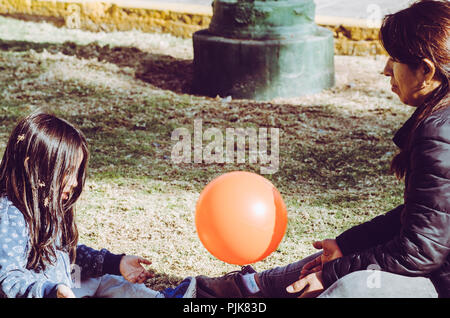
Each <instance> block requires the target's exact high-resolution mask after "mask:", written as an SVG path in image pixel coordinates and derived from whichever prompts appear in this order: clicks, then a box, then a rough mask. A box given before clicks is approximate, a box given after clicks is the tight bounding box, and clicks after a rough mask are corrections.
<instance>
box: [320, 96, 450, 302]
mask: <svg viewBox="0 0 450 318" xmlns="http://www.w3.org/2000/svg"><path fill="white" fill-rule="evenodd" d="M443 101H444V100H443ZM441 102H442V101H441ZM445 103H446V105H448V107H445V108H441V109H440V110H438V111H435V112H434V113H433V114H432V115H431V116H430V117H428V118H426V119H425V120H424V121H423V122H422V123H421V124H420V126H419V127H418V128H417V129H416V130H415V132H414V135H413V148H412V151H411V157H410V169H408V172H407V174H406V177H405V191H404V203H403V204H402V205H400V206H398V207H396V208H395V209H393V210H391V211H389V212H387V213H386V214H384V215H380V216H378V217H375V218H374V219H372V220H371V221H368V222H366V223H363V224H360V225H357V226H355V227H353V228H350V229H349V230H347V231H345V232H343V233H342V234H341V235H339V236H338V237H337V238H336V241H337V243H338V245H339V247H340V249H341V251H342V253H343V255H344V256H343V257H341V258H339V259H335V260H333V261H331V262H328V263H325V264H324V266H323V271H322V277H323V282H324V286H325V288H327V287H329V286H330V285H331V284H332V283H334V282H335V281H336V280H338V279H339V278H341V277H343V276H344V275H346V274H348V273H351V272H354V271H358V270H366V269H368V267H369V266H371V265H372V267H370V268H380V270H382V271H386V272H391V273H395V274H399V275H405V276H424V277H428V278H430V279H431V281H432V282H433V284H434V286H435V288H436V290H437V292H438V294H439V297H450V103H449V102H448V99H445ZM416 113H417V111H416V112H415V113H414V114H413V116H415V114H416ZM413 116H411V118H410V119H409V120H408V121H407V122H406V123H405V124H404V125H403V126H402V127H401V128H400V130H399V131H398V132H397V133H396V134H395V137H394V139H393V140H394V142H395V144H396V145H397V146H398V147H400V148H402V147H404V145H405V138H406V136H407V134H408V131H409V130H410V129H411V125H412V118H413ZM374 265H375V266H376V267H375V266H374ZM405 288H408V286H405Z"/></svg>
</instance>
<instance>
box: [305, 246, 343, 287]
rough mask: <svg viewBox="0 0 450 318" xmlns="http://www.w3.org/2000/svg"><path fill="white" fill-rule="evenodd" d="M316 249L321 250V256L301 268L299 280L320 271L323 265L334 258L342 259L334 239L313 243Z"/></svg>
mask: <svg viewBox="0 0 450 318" xmlns="http://www.w3.org/2000/svg"><path fill="white" fill-rule="evenodd" d="M313 246H314V247H315V248H317V249H323V253H322V255H320V256H319V257H317V258H315V259H313V260H312V261H310V262H309V263H307V264H305V266H303V268H302V271H301V274H300V278H302V277H305V276H307V275H309V274H311V273H314V272H318V271H321V270H322V268H323V264H325V263H327V262H330V261H332V260H334V259H336V258H340V257H342V252H341V249H340V248H339V246H338V245H337V243H336V240H334V239H326V240H323V241H317V242H314V243H313Z"/></svg>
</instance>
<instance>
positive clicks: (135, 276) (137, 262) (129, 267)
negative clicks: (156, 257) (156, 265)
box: [120, 255, 153, 284]
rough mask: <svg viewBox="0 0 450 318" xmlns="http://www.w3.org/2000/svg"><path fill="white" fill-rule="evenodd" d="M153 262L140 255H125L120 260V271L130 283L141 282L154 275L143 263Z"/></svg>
mask: <svg viewBox="0 0 450 318" xmlns="http://www.w3.org/2000/svg"><path fill="white" fill-rule="evenodd" d="M151 263H152V262H150V261H149V260H146V259H145V258H142V257H139V256H133V255H125V256H123V257H122V259H121V261H120V273H121V274H122V276H123V277H124V278H125V279H126V280H127V281H129V282H130V283H138V284H141V283H143V282H145V281H146V280H147V279H149V278H152V277H153V274H152V273H150V272H149V271H148V270H146V269H145V268H144V267H143V266H142V264H147V265H150V264H151Z"/></svg>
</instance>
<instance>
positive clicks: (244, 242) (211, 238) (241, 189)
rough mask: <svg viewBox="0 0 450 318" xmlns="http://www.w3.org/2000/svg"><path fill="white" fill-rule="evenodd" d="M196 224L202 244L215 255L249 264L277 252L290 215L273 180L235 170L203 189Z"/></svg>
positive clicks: (238, 262)
mask: <svg viewBox="0 0 450 318" xmlns="http://www.w3.org/2000/svg"><path fill="white" fill-rule="evenodd" d="M195 224H196V228H197V233H198V236H199V238H200V241H201V242H202V244H203V245H204V246H205V248H206V249H207V250H208V251H209V252H210V253H211V254H212V255H214V256H215V257H217V258H218V259H220V260H222V261H224V262H227V263H230V264H236V265H246V264H252V263H255V262H258V261H260V260H262V259H264V258H266V257H267V256H269V255H270V254H271V253H272V252H273V251H275V249H276V248H277V247H278V245H279V244H280V242H281V240H282V239H283V236H284V233H285V232H286V227H287V212H286V206H285V204H284V202H283V199H282V197H281V195H280V193H279V192H278V190H277V189H276V188H275V187H274V186H273V184H272V183H271V182H270V181H269V180H267V179H266V178H264V177H262V176H260V175H258V174H255V173H251V172H244V171H235V172H230V173H226V174H224V175H221V176H219V177H217V178H215V179H214V180H213V181H211V182H210V183H209V184H208V185H207V186H206V187H205V188H204V189H203V191H202V192H201V194H200V197H199V199H198V201H197V206H196V214H195Z"/></svg>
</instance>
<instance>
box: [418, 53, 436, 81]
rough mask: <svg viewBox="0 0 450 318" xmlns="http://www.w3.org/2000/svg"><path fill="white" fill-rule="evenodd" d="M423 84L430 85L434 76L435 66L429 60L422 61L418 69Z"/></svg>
mask: <svg viewBox="0 0 450 318" xmlns="http://www.w3.org/2000/svg"><path fill="white" fill-rule="evenodd" d="M420 71H421V73H422V76H423V81H424V84H430V82H431V81H432V80H433V79H434V75H435V74H436V66H435V65H434V63H433V62H432V61H431V60H430V59H423V60H422V64H421V67H420Z"/></svg>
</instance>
